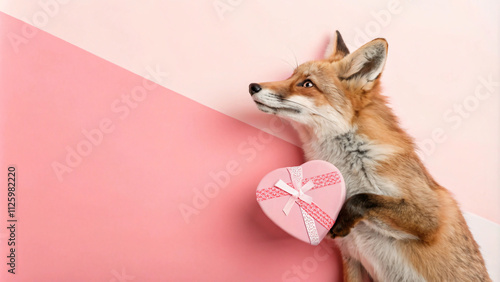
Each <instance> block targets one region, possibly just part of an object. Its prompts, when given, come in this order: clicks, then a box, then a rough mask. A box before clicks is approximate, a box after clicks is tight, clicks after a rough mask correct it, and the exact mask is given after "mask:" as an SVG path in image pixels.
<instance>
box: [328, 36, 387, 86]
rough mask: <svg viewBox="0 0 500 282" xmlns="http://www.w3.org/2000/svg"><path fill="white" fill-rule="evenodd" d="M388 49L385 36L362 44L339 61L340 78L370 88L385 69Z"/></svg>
mask: <svg viewBox="0 0 500 282" xmlns="http://www.w3.org/2000/svg"><path fill="white" fill-rule="evenodd" d="M387 49H388V44H387V41H385V39H383V38H377V39H374V40H372V41H370V42H368V43H366V44H365V45H363V46H361V47H360V48H359V49H358V50H356V51H355V52H354V53H352V54H350V55H348V56H346V57H345V58H344V59H342V60H341V61H339V62H338V63H339V64H338V75H339V78H340V79H341V80H348V81H350V82H352V83H354V85H356V86H357V87H358V88H362V89H364V90H369V89H370V88H371V87H372V86H373V82H374V81H375V80H377V79H378V78H379V77H380V74H381V73H382V71H383V69H384V66H385V62H386V58H387Z"/></svg>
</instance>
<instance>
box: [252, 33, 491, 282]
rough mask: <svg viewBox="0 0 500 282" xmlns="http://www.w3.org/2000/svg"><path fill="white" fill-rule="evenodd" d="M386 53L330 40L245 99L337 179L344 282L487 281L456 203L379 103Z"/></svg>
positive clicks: (380, 46)
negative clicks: (284, 124)
mask: <svg viewBox="0 0 500 282" xmlns="http://www.w3.org/2000/svg"><path fill="white" fill-rule="evenodd" d="M387 50H388V44H387V41H386V40H385V39H382V38H378V39H375V40H373V41H371V42H369V43H367V44H365V45H363V46H361V47H360V48H359V49H358V50H356V51H355V52H353V53H350V52H349V50H348V48H347V46H346V45H345V43H344V41H343V39H342V36H341V35H340V33H339V32H338V31H337V32H336V33H335V35H334V36H333V38H332V41H331V42H330V45H329V47H328V48H327V53H326V54H325V58H324V59H323V60H317V61H310V62H306V63H304V64H301V65H300V66H298V67H297V68H296V69H295V70H294V72H293V74H292V76H291V77H290V78H288V79H286V80H283V81H277V82H266V83H258V84H257V83H252V84H250V85H249V92H250V94H251V96H252V98H253V100H254V102H255V103H256V104H257V107H258V108H259V109H260V110H261V111H263V112H265V113H269V114H274V115H277V116H279V117H282V118H285V119H287V120H289V121H290V122H291V124H292V125H293V127H294V128H295V129H296V130H297V132H298V134H299V137H300V139H301V142H302V144H303V145H302V147H303V149H304V153H305V156H306V159H308V160H312V159H321V160H325V161H328V162H331V163H332V164H334V165H335V166H337V167H338V168H339V170H340V171H341V172H342V174H343V175H344V178H345V181H346V188H347V197H346V199H347V200H346V202H345V203H344V205H343V207H342V209H341V211H340V213H339V216H338V218H337V221H336V222H335V224H334V226H333V227H332V229H331V230H330V234H331V235H332V237H333V238H336V242H337V243H338V245H339V248H340V250H341V253H342V259H343V270H344V271H343V272H344V280H345V281H361V280H362V277H363V276H366V274H368V275H369V276H370V277H371V278H372V279H373V280H374V281H491V279H490V278H489V276H488V272H487V270H486V267H485V264H484V260H483V257H482V255H481V253H480V251H479V247H478V245H477V243H476V242H475V240H474V238H473V237H472V234H471V232H470V230H469V228H468V226H467V223H466V222H465V219H464V217H463V215H462V213H461V211H460V208H459V207H458V204H457V202H456V201H455V200H454V198H453V196H452V195H451V193H450V192H449V191H448V190H446V189H445V188H443V187H442V186H440V185H439V184H438V183H437V182H436V181H435V180H434V179H433V178H432V176H431V175H430V174H429V172H428V171H427V169H426V168H425V167H424V165H423V164H422V161H421V160H420V159H419V157H418V155H417V154H416V152H415V144H414V142H413V139H412V138H411V137H410V136H409V135H408V134H407V133H406V132H405V131H404V130H403V129H401V127H400V126H399V122H398V119H397V118H396V117H395V116H394V114H393V112H392V110H391V108H390V107H389V106H388V103H387V98H386V97H385V96H383V95H382V94H381V86H380V76H381V74H382V71H383V69H384V66H385V62H386V58H387Z"/></svg>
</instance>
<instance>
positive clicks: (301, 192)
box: [274, 179, 314, 215]
mask: <svg viewBox="0 0 500 282" xmlns="http://www.w3.org/2000/svg"><path fill="white" fill-rule="evenodd" d="M293 182H294V183H293V186H295V188H296V189H294V188H292V187H290V186H288V184H286V183H285V181H283V180H281V179H280V180H278V182H276V184H275V185H274V186H276V187H278V188H280V189H281V190H283V191H285V192H287V193H288V194H290V195H291V196H290V197H289V198H288V202H286V204H285V207H284V208H283V212H284V213H285V214H286V215H288V214H289V213H290V210H291V209H292V206H293V203H294V202H295V201H297V200H298V199H301V200H302V201H304V202H306V203H308V204H310V203H312V197H311V196H309V195H306V194H305V193H306V192H307V191H309V190H311V188H313V187H314V183H313V182H312V181H310V180H309V182H307V183H306V184H304V185H303V186H302V180H301V181H293Z"/></svg>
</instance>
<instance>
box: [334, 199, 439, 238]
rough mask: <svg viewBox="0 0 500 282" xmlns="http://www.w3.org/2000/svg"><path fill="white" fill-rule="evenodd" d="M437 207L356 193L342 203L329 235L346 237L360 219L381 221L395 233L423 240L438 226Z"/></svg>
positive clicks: (431, 204) (435, 205) (429, 204)
mask: <svg viewBox="0 0 500 282" xmlns="http://www.w3.org/2000/svg"><path fill="white" fill-rule="evenodd" d="M437 206H438V205H437V204H433V203H432V202H431V203H426V204H425V207H419V203H412V204H410V203H408V201H405V199H403V198H395V197H390V196H385V195H377V194H370V193H362V194H356V195H354V196H352V197H350V198H349V199H347V201H346V202H345V203H344V205H343V206H342V209H341V210H340V213H339V215H338V217H337V221H336V222H335V224H334V225H333V227H332V229H331V230H330V233H331V234H332V235H333V237H344V236H347V235H348V234H349V233H350V232H351V229H352V228H353V227H354V226H355V225H356V224H357V223H358V222H360V221H361V220H364V219H366V220H368V221H370V220H373V221H377V222H382V223H384V224H385V225H386V226H388V227H389V228H391V229H393V230H395V231H399V232H401V231H403V232H405V233H408V234H410V235H413V236H415V237H417V238H419V239H422V240H424V241H426V240H427V239H429V236H432V234H434V231H435V230H436V229H437V227H438V219H437V217H436V216H435V215H436V214H437Z"/></svg>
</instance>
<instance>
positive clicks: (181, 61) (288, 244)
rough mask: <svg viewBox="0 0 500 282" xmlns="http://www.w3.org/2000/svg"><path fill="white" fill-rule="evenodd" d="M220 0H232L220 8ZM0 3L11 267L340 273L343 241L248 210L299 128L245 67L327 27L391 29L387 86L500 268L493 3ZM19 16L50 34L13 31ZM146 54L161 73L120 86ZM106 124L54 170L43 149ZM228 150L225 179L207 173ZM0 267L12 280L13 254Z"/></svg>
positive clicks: (137, 274) (267, 74)
mask: <svg viewBox="0 0 500 282" xmlns="http://www.w3.org/2000/svg"><path fill="white" fill-rule="evenodd" d="M43 3H48V4H43ZM220 3H226V5H230V4H227V3H232V5H233V6H231V5H230V6H226V7H228V9H227V10H226V11H225V12H224V13H223V14H218V13H217V11H216V10H215V8H214V4H215V5H217V4H220ZM0 11H2V12H4V13H5V14H1V16H0V22H1V24H0V28H1V45H0V51H1V56H0V59H1V61H0V69H1V73H0V85H1V87H2V94H1V96H0V100H1V103H0V107H2V109H1V112H2V116H1V117H0V124H1V125H0V126H1V127H0V130H1V136H2V138H1V139H0V140H1V142H2V143H1V147H2V150H0V154H1V155H0V162H1V164H2V168H3V169H5V170H6V168H7V166H8V165H10V164H15V165H16V166H17V168H18V175H19V179H18V181H19V182H18V185H19V187H20V188H19V194H18V197H19V208H18V216H19V220H20V222H19V226H20V227H19V230H18V239H19V249H18V254H19V264H18V271H19V272H18V274H16V275H15V278H17V281H33V280H36V281H43V280H81V281H87V280H97V281H101V280H106V281H119V278H120V277H121V276H120V275H121V274H120V273H126V274H127V275H128V276H127V277H126V278H127V279H129V280H130V279H134V280H136V281H146V280H157V279H160V278H167V277H168V278H172V279H174V280H219V281H223V280H234V279H235V278H237V279H238V280H242V279H243V280H245V279H248V280H260V281H276V280H280V279H282V278H290V277H292V276H293V275H292V276H289V275H291V273H293V272H292V270H293V266H294V265H300V267H302V268H303V266H305V269H303V271H305V272H304V273H305V274H306V275H307V277H305V276H300V277H299V276H297V277H299V279H300V280H307V279H309V280H311V281H322V280H332V279H334V278H335V279H338V278H339V277H340V276H339V275H340V274H339V270H338V268H339V264H338V257H337V256H336V255H330V256H328V257H327V258H326V259H322V258H323V257H321V256H318V254H319V253H321V251H322V250H323V249H320V250H319V251H318V250H316V249H315V248H314V247H312V246H308V245H307V244H304V243H302V242H300V241H298V240H295V239H293V238H291V237H289V236H288V235H287V234H286V233H284V232H283V231H281V230H280V229H279V228H277V227H276V226H273V225H272V224H270V222H269V221H268V220H267V218H265V216H264V215H263V214H262V212H260V211H259V210H258V205H257V204H256V203H255V201H254V195H255V194H254V192H255V187H256V185H257V183H258V182H259V181H260V178H261V177H262V176H263V175H265V174H266V172H268V171H270V170H273V169H275V168H277V167H283V166H288V165H295V164H300V163H301V162H302V156H301V152H300V149H299V148H297V147H296V146H294V144H295V145H298V141H297V138H296V135H295V134H294V133H293V131H292V130H290V128H286V129H285V130H276V125H274V123H273V122H274V121H275V120H271V117H270V116H267V115H265V114H262V113H260V112H258V110H257V109H256V107H255V106H254V104H253V103H252V101H251V99H250V96H249V95H248V94H247V85H248V83H249V82H254V81H270V80H277V79H282V78H284V77H286V76H288V75H289V74H290V73H291V71H292V69H293V66H294V65H295V60H297V61H298V62H299V63H301V62H304V61H305V60H309V59H314V58H318V57H320V56H321V53H322V52H323V50H324V48H325V46H326V42H327V38H328V36H329V34H331V33H332V32H333V31H334V30H335V29H338V30H340V32H341V33H342V35H343V37H344V39H345V41H346V43H347V45H348V46H349V47H350V49H351V50H354V49H355V48H356V47H358V46H360V45H361V44H362V43H364V41H366V40H370V39H372V38H376V37H384V38H386V39H387V40H388V42H389V46H390V47H389V59H388V62H387V65H386V70H385V72H384V76H383V83H384V88H385V93H386V94H387V95H388V96H389V97H390V100H391V103H392V106H393V108H394V109H395V111H396V113H397V114H398V115H399V116H400V117H401V120H402V124H403V126H404V128H406V129H407V130H408V131H409V132H410V133H411V134H412V135H413V136H414V137H415V139H416V141H417V142H418V144H419V145H420V146H421V147H422V157H423V159H424V162H425V163H426V165H427V166H428V168H429V170H430V171H431V173H432V174H433V175H434V176H435V177H436V179H437V180H438V181H439V182H440V183H441V184H442V185H444V186H445V187H447V188H448V189H450V190H451V191H452V192H453V193H454V194H455V196H456V198H457V200H458V201H459V202H460V203H461V206H462V208H463V210H464V211H465V214H466V217H467V220H468V222H469V225H470V226H471V228H472V230H473V233H474V235H475V237H476V239H477V240H478V242H479V243H480V245H481V246H482V251H483V254H484V256H485V258H486V260H487V264H488V267H489V269H490V272H491V274H492V277H493V278H494V279H495V281H500V280H499V279H500V273H499V271H498V267H497V266H498V265H499V264H500V259H499V253H500V243H499V242H500V225H499V224H500V205H499V202H500V192H499V191H500V189H499V188H500V187H499V186H500V185H499V184H500V181H499V176H498V171H500V165H499V162H498V160H499V149H498V144H499V131H498V128H499V127H500V124H499V115H498V112H499V111H498V110H499V98H498V94H499V90H498V89H499V85H498V81H500V78H499V72H498V62H499V57H498V50H499V47H500V46H499V40H498V35H499V22H498V19H499V14H498V13H499V4H498V2H495V1H482V2H479V3H477V2H473V1H441V2H439V3H435V2H433V1H418V2H416V1H404V0H401V1H357V2H351V3H343V2H336V3H335V2H333V1H322V0H315V1H309V2H308V3H307V5H305V4H304V3H302V2H300V3H299V2H294V1H232V2H231V1H225V0H221V1H218V0H216V1H197V2H196V4H194V3H193V2H188V1H183V2H181V1H148V2H132V1H129V2H127V3H123V1H106V2H104V3H103V2H102V1H97V0H92V1H62V0H61V1H56V0H53V1H49V0H47V1H40V2H34V1H19V0H17V1H13V0H11V1H2V3H1V4H0ZM26 22H27V23H28V24H31V25H34V26H37V27H38V28H40V29H41V30H43V31H39V32H37V33H36V34H23V31H24V32H26V27H27V25H26ZM28 30H29V31H32V29H28ZM12 34H16V35H18V36H21V37H22V38H24V40H23V41H22V43H20V45H18V46H14V45H13V44H12V42H11V41H10V40H9V38H10V39H12ZM27 35H29V36H27ZM151 69H159V70H161V71H162V72H167V73H168V77H164V79H162V80H156V82H157V83H159V84H160V85H161V86H162V87H160V86H157V87H154V89H153V90H151V91H147V94H146V95H145V96H144V97H143V98H144V100H141V101H136V103H134V104H133V106H129V105H128V104H126V102H124V101H123V100H121V99H122V98H123V97H124V96H123V95H130V93H131V91H135V90H137V89H139V88H136V87H140V86H141V85H143V83H145V82H144V77H147V78H149V79H153V78H152V77H151V76H150V73H151V71H150V70H151ZM484 80H490V81H493V82H495V83H496V84H495V83H493V84H490V85H489V86H488V85H486V87H485V85H484V83H482V81H484ZM146 83H150V82H146ZM147 85H149V84H147ZM163 87H165V88H163ZM488 87H489V88H488ZM134 89H135V90H134ZM169 89H170V90H169ZM478 89H479V90H478ZM173 91H175V92H173ZM476 91H479V92H476ZM475 93H480V94H483V96H481V97H482V98H481V99H478V98H475ZM476 96H477V94H476ZM113 105H114V106H115V107H113ZM125 105H128V106H126V107H127V108H128V111H129V113H128V114H126V115H125V114H124V112H122V111H118V110H117V107H121V108H120V109H122V110H123V109H124V108H123V106H125ZM460 108H463V109H464V110H463V112H462V113H461V114H460V113H459V112H458V111H459V110H458V109H460ZM103 121H110V122H111V126H112V128H113V130H112V132H109V133H105V134H103V138H102V142H98V143H99V144H98V145H95V146H92V149H91V152H90V153H89V154H88V156H85V157H83V158H82V160H81V162H80V163H79V164H78V165H76V166H75V167H74V168H72V172H70V173H67V174H64V176H63V178H62V182H61V181H59V180H58V178H57V175H56V174H55V173H54V171H53V169H52V167H51V166H52V164H53V163H54V162H61V163H64V162H65V157H66V154H67V149H66V148H67V146H69V147H70V148H73V149H75V148H76V146H77V145H78V144H80V143H82V142H84V140H85V139H86V137H85V136H84V135H83V134H82V129H85V130H88V131H90V130H92V129H95V128H98V127H99V124H100V123H101V122H103ZM276 124H279V123H276ZM262 131H265V132H268V133H270V134H271V135H265V134H263V133H262ZM272 136H276V137H274V138H271V137H272ZM266 137H267V139H266ZM263 140H264V141H263ZM235 163H237V164H238V168H240V169H239V170H238V169H236V171H239V173H235V174H236V175H231V176H230V181H229V183H228V184H227V185H218V186H224V187H223V188H219V189H218V191H217V188H214V187H216V186H217V183H215V182H214V180H213V179H212V178H211V176H210V175H211V174H210V173H211V172H212V173H213V172H215V173H217V172H219V173H220V172H221V171H228V169H227V166H228V164H232V165H234V164H235ZM230 166H231V165H230ZM4 177H6V172H5V175H4ZM5 181H6V180H5ZM214 183H215V184H214ZM207 186H210V187H209V188H206V187H207ZM204 188H206V189H216V190H213V191H215V192H213V194H210V195H211V198H209V199H208V200H207V201H202V202H203V203H202V204H201V205H200V206H201V208H200V210H199V214H197V215H193V216H192V217H190V220H189V221H190V222H189V223H187V222H186V220H185V219H184V217H183V216H182V214H181V212H180V208H181V206H182V204H186V205H187V204H190V205H193V200H195V199H196V197H197V196H196V195H198V194H197V193H198V192H197V191H203V189H204ZM0 195H1V196H0V202H1V203H2V204H1V205H2V206H4V205H5V202H6V199H5V196H6V195H5V193H0ZM207 203H208V204H207ZM2 216H5V215H4V214H2ZM2 222H4V221H2ZM2 232H5V229H4V231H2ZM7 235H8V234H7V233H0V245H1V246H4V247H1V248H0V250H4V249H5V244H6V242H5V241H4V240H5V239H6V238H7V237H6V236H7ZM2 236H3V237H2ZM2 252H4V251H2ZM321 254H323V253H321ZM1 255H2V256H4V255H3V254H1ZM312 261H314V263H313V262H312ZM304 263H305V264H304ZM306 270H307V271H306ZM122 276H123V275H122ZM1 277H8V278H10V279H12V277H13V276H12V275H10V274H7V272H6V267H5V265H4V268H3V269H0V278H1ZM132 277H133V278H132ZM121 278H122V280H123V277H121Z"/></svg>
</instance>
